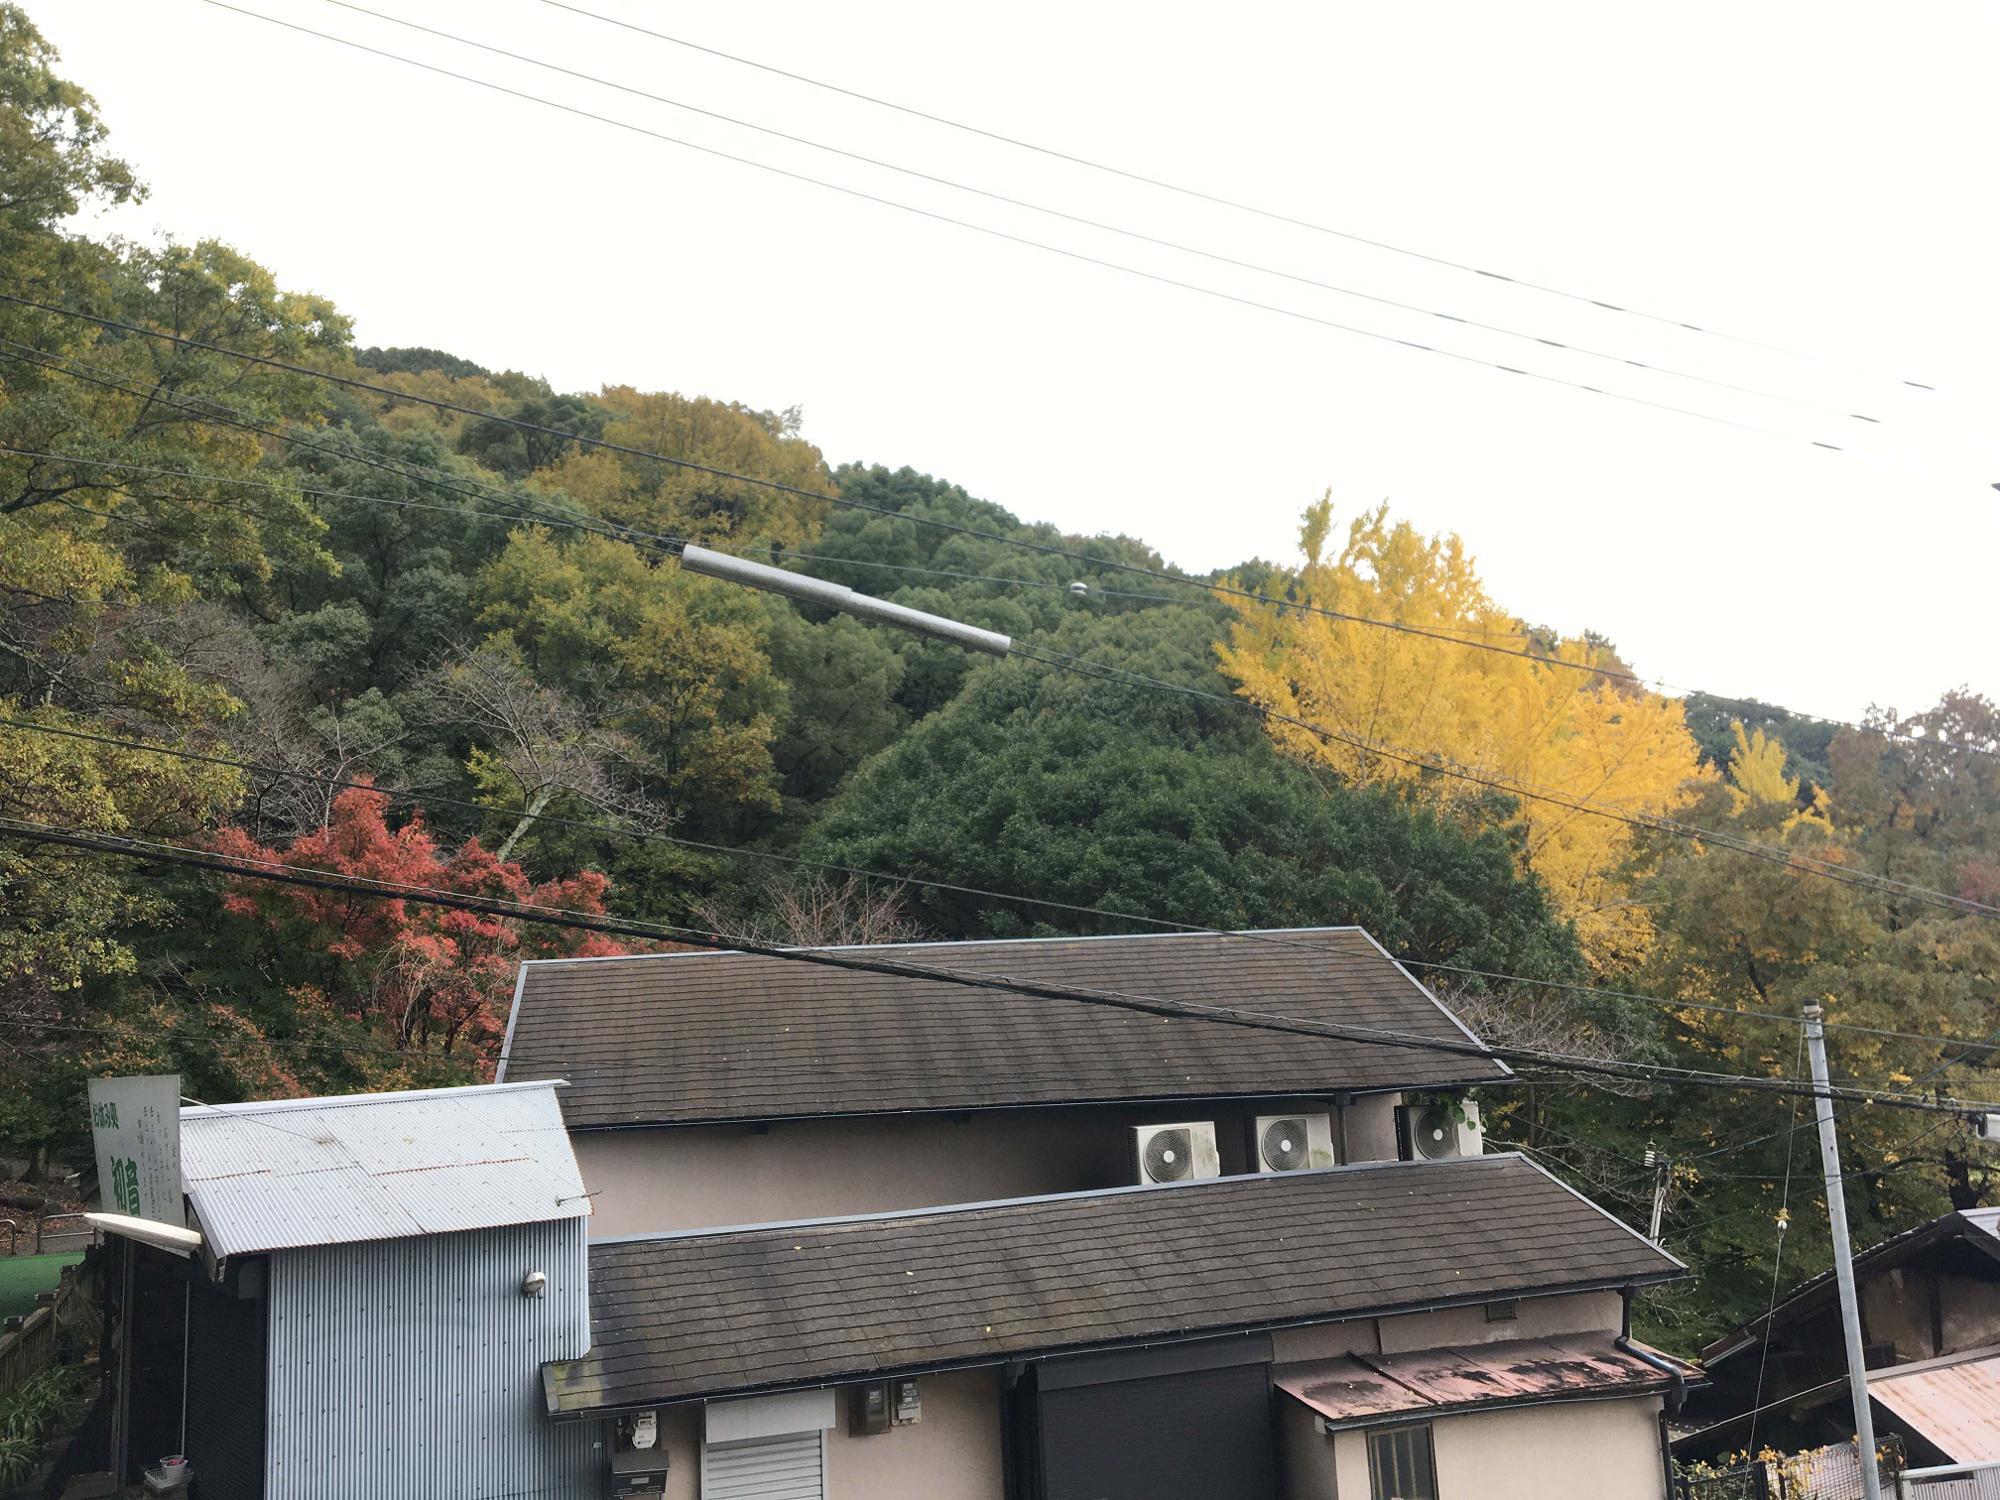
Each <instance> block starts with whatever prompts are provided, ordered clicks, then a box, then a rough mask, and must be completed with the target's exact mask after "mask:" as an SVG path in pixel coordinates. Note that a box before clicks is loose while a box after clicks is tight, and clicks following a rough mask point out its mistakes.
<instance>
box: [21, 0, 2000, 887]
mask: <svg viewBox="0 0 2000 1500" xmlns="http://www.w3.org/2000/svg"><path fill="white" fill-rule="evenodd" d="M205 3H210V4H218V3H220V0H205ZM0 300H6V301H12V302H17V303H22V304H24V305H27V306H31V307H36V308H41V309H43V310H45V311H49V312H52V313H58V314H64V315H67V316H71V317H77V318H82V319H84V320H86V321H90V322H94V323H98V324H101V325H104V326H107V327H114V328H119V329H124V330H127V331H130V332H133V333H136V334H142V335H146V336H149V337H153V338H160V339H165V340H167V341H170V342H173V343H177V344H186V345H192V346H193V347H197V348H202V349H208V350H211V351H212V352H215V353H218V354H222V355H226V356H231V357H234V358H237V359H242V360H246V361H249V362H251V363H256V364H262V365H269V366H273V367H275V368H279V369H285V370H290V371H294V372H296V373H300V374H306V375H315V376H318V377H319V378H322V379H325V380H329V381H332V382H335V383H338V384H341V385H348V386H355V387H358V388H361V389H365V390H371V391H376V392H378V393H380V394H384V395H388V396H392V397H399V398H401V397H403V396H404V393H402V392H399V391H394V390H392V389H391V388H388V387H380V386H373V385H370V384H369V383H368V382H365V381H358V380H354V379H352V378H350V377H347V376H341V375H335V374H331V373H329V372H325V371H314V370H311V369H308V368H307V367H304V366H296V365H291V364H288V363H287V362H285V361H282V360H275V359H272V358H270V357H268V356H264V355H254V354H245V353H242V352H240V351H237V350H231V349H227V348H223V347H221V346H218V345H213V344H208V343H206V342H204V341H201V340H197V339H188V338H185V337H183V336H181V335H177V334H168V333H163V332H160V331H159V330H155V329H147V328H144V327H141V326H138V325H135V324H127V323H120V322H118V321H117V320H115V319H108V318H102V317H98V316H97V315H95V314H91V313H83V312H77V311H74V310H71V309H67V308H62V307H59V306H57V305H54V304H50V303H42V302H37V301H34V300H33V299H29V298H23V297H19V296H16V295H14V294H12V293H7V292H0ZM12 342H13V341H11V340H6V339H0V344H6V343H12ZM16 347H22V348H27V347H29V346H22V345H16ZM31 352H33V353H37V354H39V353H41V351H36V350H31ZM64 373H73V372H68V371H65V372H64ZM77 378H84V379H88V378H90V377H85V376H79V377H77ZM99 383H105V382H103V381H101V380H100V381H99ZM118 388H120V389H127V388H125V387H118ZM405 399H409V400H413V401H416V402H419V403H420V404H424V405H429V406H434V407H442V408H444V409H447V410H454V411H459V412H462V413H464V414H467V415H472V416H487V415H489V414H487V413H482V412H478V411H477V410H475V409H473V408H469V407H463V406H459V405H458V404H457V403H453V402H447V401H440V400H438V399H436V398H432V397H415V396H413V397H407V398H405ZM500 420H503V421H506V420H508V419H504V418H502V419H500ZM513 425H517V426H520V427H523V428H526V429H530V430H537V431H542V432H549V433H556V434H558V435H561V436H563V437H565V438H568V439H574V440H576V441H579V442H591V443H594V444H596V445H597V446H600V447H606V448H610V449H613V450H614V451H619V452H625V453H629V454H634V455H636V456H639V457H643V458H649V459H656V460H659V461H662V462H666V463H669V464H678V465H680V466H683V467H687V468H692V469H696V470H700V471H702V472H706V473H711V474H718V475H720V476H721V477H725V478H729V479H742V480H744V481H745V482H748V483H753V484H760V485H763V486H766V487H769V488H773V489H779V490H785V491H788V492H791V493H795V494H799V495H803V496H806V497H808V498H811V499H817V500H830V501H831V502H832V503H835V504H852V505H856V506H858V507H859V508H861V509H863V510H870V511H876V512H878V513H881V514H885V515H892V516H901V515H902V512H898V511H892V510H889V509H888V508H886V507H881V506H870V505H865V504H862V503H861V502H851V501H844V500H842V499H841V498H840V497H837V496H827V495H822V494H818V493H816V492H813V491H807V490H803V489H799V488H798V487H796V486H791V485H785V484H782V483H781V482H779V481H774V480H754V479H750V478H749V477H748V476H743V475H736V474H730V473H728V472H727V471H721V470H715V469H712V468H710V467H709V466H706V465H701V464H694V463H691V462H689V461H687V460H682V459H672V458H668V457H667V456H666V455H663V454H656V453H651V452H648V451H647V450H643V449H633V448H628V447H626V446H625V445H623V444H617V443H607V442H605V441H604V440H602V439H590V438H583V437H581V436H580V435H578V434H573V433H566V432H563V431H562V430H561V429H558V428H548V427H543V426H542V425H541V424H539V423H533V422H526V421H518V420H517V421H515V422H514V424H513ZM280 435H281V436H282V434H280ZM909 519H918V518H914V517H912V518H909ZM926 524H932V525H940V526H943V527H945V528H946V529H948V530H953V531H961V532H969V533H971V534H974V535H982V536H987V537H989V538H990V539H992V540H996V541H1001V542H1008V541H1010V540H1011V539H1009V538H1006V537H1004V536H1001V535H1000V534H999V533H993V532H982V531H979V530H978V529H977V528H971V527H961V526H958V525H956V524H955V523H951V522H936V521H926ZM1017 544H1018V545H1022V546H1025V547H1029V548H1032V549H1034V550H1037V551H1043V552H1053V553H1056V554H1058V555H1062V556H1070V557H1074V558H1077V559H1079V560H1084V561H1096V560H1094V559H1088V558H1086V557H1084V555H1083V554H1077V553H1072V552H1069V551H1067V550H1066V549H1061V548H1054V547H1050V546H1048V545H1046V544H1043V543H1036V542H1030V541H1025V540H1023V541H1020V542H1018V543H1017ZM1103 565H1104V566H1107V567H1113V568H1119V569H1123V570H1126V571H1134V572H1151V571H1152V570H1144V569H1139V568H1136V567H1135V566H1134V565H1131V564H1123V563H1116V562H1108V561H1107V562H1104V563H1103ZM1160 576H1166V577H1171V576H1172V575H1160ZM1176 581H1178V580H1176ZM1235 592H1244V591H1235ZM1250 597H1255V598H1258V599H1260V600H1262V602H1265V603H1276V602H1277V601H1271V600H1268V599H1264V598H1263V596H1261V595H1253V596H1250ZM1355 618H1357V619H1360V618H1363V617H1355ZM1459 644H1467V643H1463V642H1460V643H1459ZM1014 650H1015V654H1018V655H1022V656H1026V657H1029V658H1030V659H1034V660H1041V661H1044V662H1046V663H1050V664H1054V665H1064V666H1068V667H1070V668H1072V669H1074V670H1081V671H1084V672H1086V673H1090V674H1094V675H1099V676H1107V675H1108V676H1110V678H1111V680H1121V679H1122V680H1126V681H1136V682H1140V683H1144V684H1146V685H1148V686H1151V687H1155V688H1161V689H1165V690H1167V691H1170V692H1175V693H1181V694H1184V695H1187V696H1193V697H1197V698H1206V699H1211V700H1213V701H1216V702H1221V703H1228V704H1231V705H1233V706H1235V707H1237V708H1239V709H1247V710H1249V711H1251V712H1254V713H1256V714H1258V715H1260V716H1262V717H1265V718H1269V719H1275V720H1279V721H1283V722H1288V723H1291V724H1294V725H1295V726H1297V727H1300V728H1303V729H1306V730H1307V731H1309V732H1311V733H1313V734H1316V735H1318V736H1320V737H1322V738H1327V739H1331V740H1334V741H1336V742H1339V743H1345V744H1349V745H1351V746H1353V747H1355V748H1359V749H1364V750H1366V751H1368V752H1369V753H1371V754H1375V755H1377V756H1380V757H1381V758H1383V759H1388V760H1393V761H1397V762H1398V763H1401V764H1404V765H1408V766H1411V767H1412V768H1415V769H1420V770H1424V771H1429V772H1432V773H1434V774H1440V775H1446V776H1453V777H1457V778H1459V779H1462V780H1468V781H1471V782H1473V783H1475V784H1478V785H1482V786H1485V787H1487V788H1489V789H1491V790H1496V791H1501V792H1504V793H1506V794H1508V795H1510V796H1519V797H1525V798H1528V799H1530V800H1534V801H1541V802H1547V803H1552V804H1554V805H1557V806H1561V807H1564V808H1566V809H1568V810H1570V811H1574V812H1581V813H1588V814H1590V815H1593V816H1599V817H1605V818H1610V819H1612V820H1614V821H1620V822H1625V823H1628V824H1630V825H1631V826H1634V827H1646V828H1652V829H1655V830H1658V831H1665V832H1670V833H1674V834H1676V835H1677V836H1681V837H1688V838H1694V839H1697V840H1698V841H1700V842H1703V843H1706V844H1710V845H1712V846H1714V847H1717V848H1730V849H1734V850H1736V851H1737V852H1739V853H1744V854H1753V855H1755V856H1756V857H1762V858H1766V859H1771V860H1776V861H1777V862H1781V863H1783V864H1785V865H1786V866H1787V867H1790V868H1805V869H1812V870H1815V871H1817V872H1818V873H1820V874H1822V875H1824V876H1826V877H1827V878H1830V879H1834V880H1837V881H1839V882H1841V883H1843V884H1849V885H1857V886H1863V887H1866V888H1870V889H1878V890H1885V891H1892V892H1895V893H1899V894H1904V895H1908V896H1910V897H1912V898H1913V899H1917V900H1920V901H1924V902H1926V903H1927V904H1931V905H1942V906H1944V907H1946V908H1947V909H1949V910H1955V911H1961V912H1975V913H1978V914H1980V915H1996V916H2000V907H1994V906H1991V905H1988V904H1986V903H1982V902H1978V901H1974V900H1972V899H1970V898H1968V897H1962V896H1953V895H1949V894H1947V893H1945V892H1943V891H1937V890H1933V889H1931V888H1929V887H1925V886H1917V885H1914V884H1912V883H1910V882H1905V881H1896V880H1891V879H1889V878H1887V877H1884V876H1879V875H1873V874H1870V873H1868V872H1864V871H1858V870H1853V869H1849V868H1848V867H1846V866H1842V865H1837V864H1834V863H1831V862H1829V861H1825V860H1816V859H1814V858H1812V857H1811V856H1809V855H1805V854H1801V853H1798V852H1796V851H1790V850H1781V849H1777V848H1775V847H1774V846H1770V845H1764V844H1760V843H1758V842H1756V841H1754V840H1748V839H1741V838H1738V837H1736V836H1733V835H1726V834H1722V833H1720V832H1717V831H1715V830H1709V829H1700V828H1697V827H1696V826H1695V825H1692V824H1686V823H1681V822H1678V821H1676V820H1673V819H1669V818H1665V817H1661V816H1658V815H1651V814H1643V815H1635V814H1628V813H1623V812H1619V811H1616V810H1615V809H1611V808H1607V807H1605V806H1603V805H1602V804H1597V803H1592V802H1588V801H1585V800H1581V799H1574V798H1570V797H1567V796H1566V795H1563V794H1556V793H1549V792H1546V791H1542V790H1539V789H1534V788H1531V787H1529V786H1527V785H1525V784H1522V783H1518V782H1513V781H1511V780H1507V779H1504V778H1496V777H1492V776H1488V775H1485V774H1483V773H1479V772H1476V771H1473V770H1471V769H1470V768H1467V767H1462V766H1454V765H1452V764H1450V763H1448V762H1436V761H1431V760H1426V759H1423V758H1421V757H1418V756H1415V755H1413V754H1412V753H1411V752H1406V751H1401V750H1399V749H1397V747H1394V746H1389V745H1381V744H1377V743H1374V742H1371V741H1366V740H1363V739H1361V738H1360V737H1357V736H1352V735H1345V734H1342V733H1341V732H1339V731H1336V730H1331V729H1327V728H1326V727H1325V726H1322V725H1318V724H1314V723H1312V722H1310V721H1308V720H1305V719H1302V718H1298V717H1297V716H1295V715H1288V714H1284V713H1281V712H1279V711H1278V710H1274V709H1271V708H1269V707H1267V706H1265V705H1261V704H1255V703H1251V702H1248V701H1246V700H1244V699H1241V698H1237V697H1234V696H1230V695H1225V694H1220V693H1215V692H1210V691H1207V690H1203V689H1199V688H1192V687H1186V686H1183V685H1180V684H1175V683H1169V682H1165V681H1163V680H1161V679H1159V678H1149V677H1147V676H1145V674H1142V673H1133V672H1129V671H1126V670H1125V669H1123V668H1109V667H1104V666H1102V665H1101V664H1098V663H1092V662H1088V661H1085V660H1084V659H1083V658H1080V657H1074V656H1068V655H1066V654H1064V653H1060V652H1057V653H1051V654H1048V655H1041V654H1038V653H1037V652H1035V651H1034V650H1033V649H1032V648H1029V647H1027V646H1024V645H1020V644H1017V645H1016V646H1015V648H1014Z"/></svg>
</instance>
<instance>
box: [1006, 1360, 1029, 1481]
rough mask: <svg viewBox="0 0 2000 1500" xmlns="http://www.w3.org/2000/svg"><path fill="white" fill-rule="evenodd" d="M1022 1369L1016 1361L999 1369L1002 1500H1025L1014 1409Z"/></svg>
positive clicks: (1018, 1402) (1018, 1434) (1016, 1402)
mask: <svg viewBox="0 0 2000 1500" xmlns="http://www.w3.org/2000/svg"><path fill="white" fill-rule="evenodd" d="M1020 1382H1021V1366H1020V1365H1019V1363H1018V1362H1015V1363H1010V1364H1007V1365H1003V1366H1002V1367H1001V1370H1000V1493H1001V1495H1002V1496H1003V1497H1004V1500H1027V1490H1026V1487H1025V1486H1024V1485H1023V1484H1022V1482H1021V1435H1020V1433H1019V1431H1018V1430H1017V1429H1018V1426H1019V1416H1018V1413H1017V1411H1016V1408H1017V1407H1018V1406H1019V1404H1020V1400H1021V1398H1020V1394H1019V1388H1020Z"/></svg>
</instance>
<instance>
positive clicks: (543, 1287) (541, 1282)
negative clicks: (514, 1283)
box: [521, 1271, 549, 1297]
mask: <svg viewBox="0 0 2000 1500" xmlns="http://www.w3.org/2000/svg"><path fill="white" fill-rule="evenodd" d="M548 1289H549V1278H548V1277H546V1276H544V1275H543V1274H542V1273H541V1272H540V1271H530V1272H529V1273H528V1274H527V1275H526V1276H523V1277H522V1278H521V1295H522V1296H523V1297H541V1296H545V1295H546V1294H547V1293H548Z"/></svg>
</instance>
